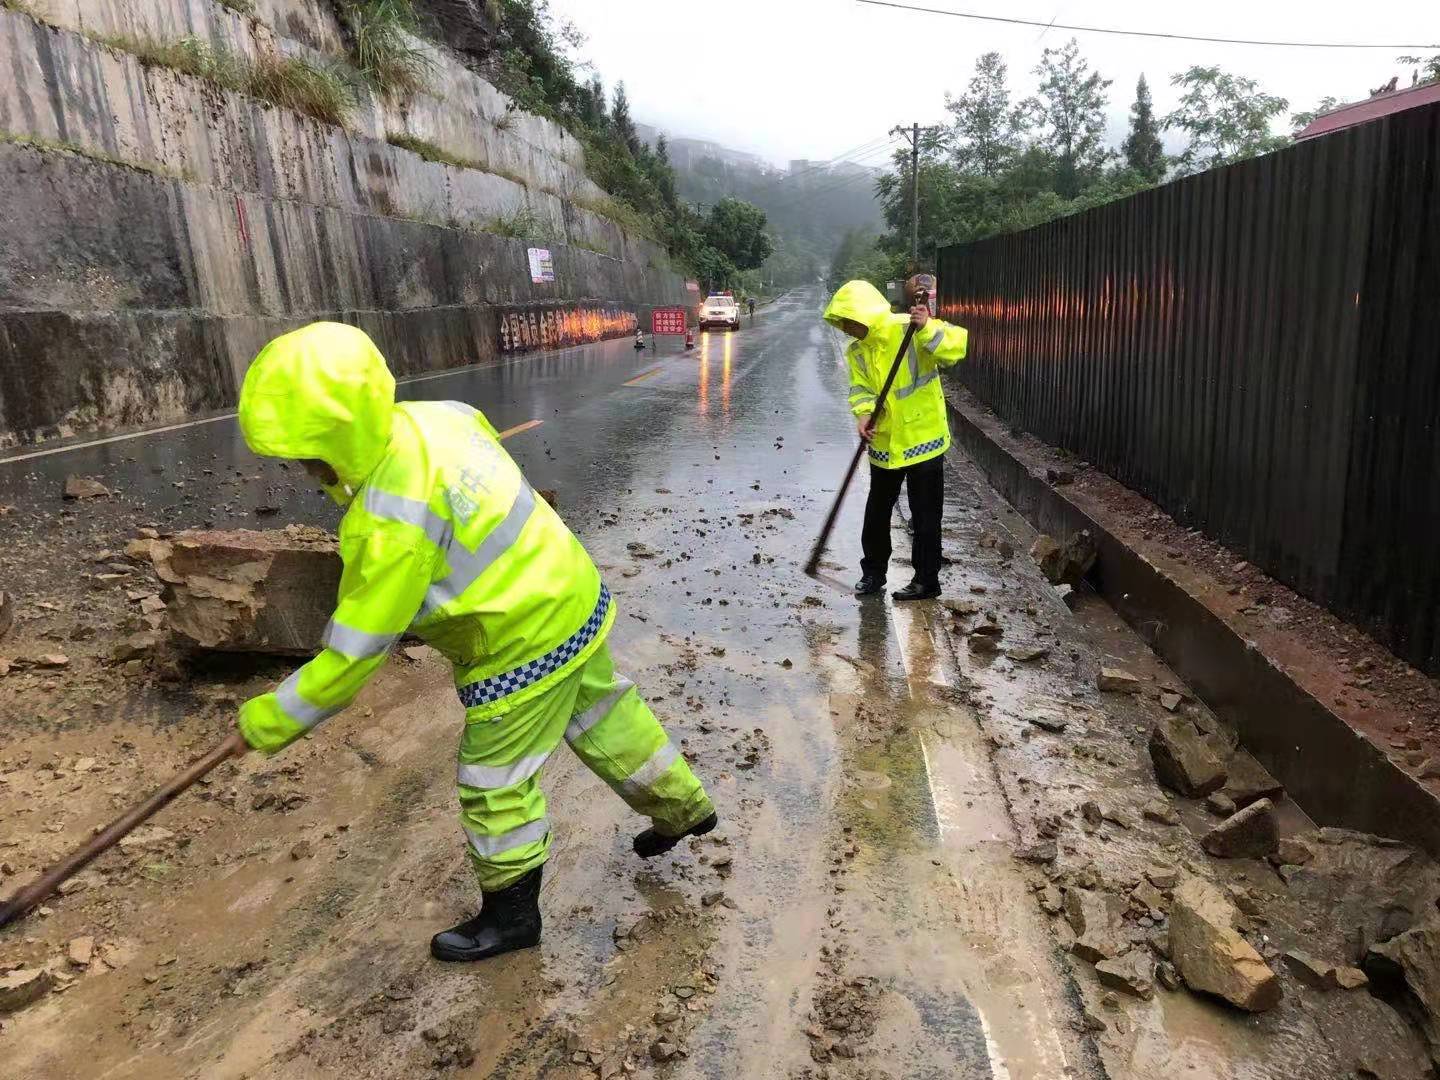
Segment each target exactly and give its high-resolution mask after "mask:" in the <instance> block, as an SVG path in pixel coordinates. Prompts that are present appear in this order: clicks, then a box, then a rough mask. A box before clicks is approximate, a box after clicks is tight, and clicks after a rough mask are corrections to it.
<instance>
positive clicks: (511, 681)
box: [456, 585, 610, 709]
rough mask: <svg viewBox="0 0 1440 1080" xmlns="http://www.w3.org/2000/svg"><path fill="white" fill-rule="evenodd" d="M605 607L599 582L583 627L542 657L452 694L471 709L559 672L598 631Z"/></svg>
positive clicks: (606, 593)
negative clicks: (598, 587)
mask: <svg viewBox="0 0 1440 1080" xmlns="http://www.w3.org/2000/svg"><path fill="white" fill-rule="evenodd" d="M609 610H610V590H609V589H607V588H605V586H604V585H601V586H600V599H599V600H598V601H597V602H596V604H595V610H594V611H592V612H591V613H590V617H589V618H588V619H586V620H585V625H584V626H582V627H580V629H579V630H576V631H575V633H573V634H571V635H570V636H569V637H568V638H566V639H565V640H564V641H562V642H561V643H560V644H559V645H557V646H555V648H553V649H551V650H550V651H549V652H548V653H546V654H545V655H544V656H538V657H536V658H535V659H534V660H527V661H526V662H525V663H523V664H521V665H520V666H519V667H517V668H514V669H513V670H511V671H502V672H501V673H500V674H498V675H491V676H490V677H489V678H486V679H480V680H479V681H478V682H473V683H468V684H466V685H465V686H461V687H458V688H457V689H456V693H458V694H459V695H460V704H462V705H464V706H465V707H466V708H467V709H473V708H474V707H475V706H476V705H488V704H490V703H491V702H492V701H499V700H500V699H501V698H503V697H505V696H507V695H509V694H513V693H515V691H517V690H523V689H524V688H525V687H527V686H529V685H531V684H532V683H537V682H539V681H540V680H541V679H543V678H545V676H546V675H549V674H551V673H552V672H556V671H559V670H560V669H561V668H562V667H564V666H565V665H566V664H568V663H569V662H570V661H571V660H573V659H575V657H576V656H578V655H579V653H580V650H581V649H583V648H585V646H586V645H588V644H590V642H591V641H593V640H594V638H595V635H596V634H598V633H599V632H600V627H601V626H602V625H604V622H605V615H606V613H607V612H608V611H609Z"/></svg>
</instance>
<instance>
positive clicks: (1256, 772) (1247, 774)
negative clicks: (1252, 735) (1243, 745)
mask: <svg viewBox="0 0 1440 1080" xmlns="http://www.w3.org/2000/svg"><path fill="white" fill-rule="evenodd" d="M1220 790H1221V791H1222V792H1224V794H1226V795H1228V796H1229V797H1230V798H1231V800H1233V801H1234V803H1235V806H1236V808H1241V807H1246V806H1249V805H1250V804H1251V803H1253V802H1257V801H1259V800H1260V799H1270V800H1271V801H1272V802H1273V801H1275V800H1278V799H1281V798H1283V797H1284V795H1285V788H1284V786H1283V785H1282V784H1281V783H1280V781H1279V780H1276V779H1275V777H1273V776H1271V775H1270V773H1269V772H1268V771H1267V770H1266V768H1265V766H1263V765H1261V764H1260V763H1259V762H1258V761H1256V760H1255V759H1254V758H1252V757H1251V756H1250V755H1249V754H1236V755H1234V756H1233V757H1232V758H1231V759H1230V760H1229V761H1227V762H1226V763H1225V786H1224V787H1223V788H1221V789H1220Z"/></svg>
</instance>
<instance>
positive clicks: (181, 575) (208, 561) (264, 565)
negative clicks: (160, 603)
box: [150, 525, 341, 656]
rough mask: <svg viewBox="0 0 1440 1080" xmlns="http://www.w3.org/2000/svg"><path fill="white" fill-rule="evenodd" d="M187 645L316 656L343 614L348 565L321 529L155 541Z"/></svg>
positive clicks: (178, 633)
mask: <svg viewBox="0 0 1440 1080" xmlns="http://www.w3.org/2000/svg"><path fill="white" fill-rule="evenodd" d="M150 556H151V558H152V560H153V561H154V563H155V572H156V573H157V574H158V575H159V577H160V580H161V581H163V582H165V585H166V590H165V601H166V608H165V611H166V621H167V622H168V624H169V627H170V630H171V631H172V632H173V633H174V635H175V637H176V638H177V639H178V640H179V642H180V644H182V645H185V646H187V647H190V648H194V649H206V650H217V651H222V652H261V653H274V654H278V655H282V656H310V655H313V654H314V653H316V652H318V651H319V649H320V640H321V636H322V634H323V632H324V630H325V624H326V623H327V622H328V621H329V619H330V615H331V613H332V612H333V611H334V609H335V598H336V593H337V591H338V589H339V585H340V571H341V562H340V555H339V551H338V549H337V545H336V542H335V538H334V537H333V536H331V535H330V534H329V533H326V532H324V531H322V530H320V529H313V528H306V527H304V526H297V525H291V526H288V527H286V528H284V529H278V530H270V531H255V530H250V529H232V530H224V531H218V530H192V531H189V532H182V533H178V534H177V535H176V536H174V537H173V538H172V539H170V540H154V541H151V542H150Z"/></svg>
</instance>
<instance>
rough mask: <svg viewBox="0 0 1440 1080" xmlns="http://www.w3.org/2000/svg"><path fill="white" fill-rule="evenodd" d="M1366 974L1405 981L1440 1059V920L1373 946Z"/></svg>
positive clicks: (1382, 979)
mask: <svg viewBox="0 0 1440 1080" xmlns="http://www.w3.org/2000/svg"><path fill="white" fill-rule="evenodd" d="M1365 974H1366V975H1368V976H1369V977H1370V978H1371V979H1372V980H1373V981H1375V982H1377V983H1380V984H1382V985H1386V984H1389V985H1392V986H1393V985H1395V984H1396V983H1400V982H1403V984H1404V987H1405V989H1407V990H1408V991H1409V992H1410V995H1411V997H1412V998H1413V999H1414V1003H1415V1005H1416V1006H1417V1009H1416V1011H1417V1013H1418V1018H1419V1021H1420V1030H1421V1031H1422V1032H1424V1035H1425V1042H1426V1043H1427V1044H1428V1045H1429V1047H1430V1054H1431V1056H1432V1057H1434V1058H1436V1059H1437V1060H1440V922H1436V921H1434V920H1433V919H1432V920H1431V921H1429V922H1425V923H1422V924H1421V925H1419V926H1416V927H1412V928H1411V929H1409V930H1406V931H1405V932H1404V933H1403V934H1396V935H1395V936H1394V937H1393V938H1391V939H1390V940H1389V941H1386V942H1382V943H1381V944H1379V945H1372V946H1371V947H1370V951H1369V952H1368V953H1367V954H1366V956H1365Z"/></svg>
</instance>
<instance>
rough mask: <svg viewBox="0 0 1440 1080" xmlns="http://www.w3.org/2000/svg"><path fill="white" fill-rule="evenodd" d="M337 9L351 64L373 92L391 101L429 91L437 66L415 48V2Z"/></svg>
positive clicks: (357, 0)
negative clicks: (347, 41)
mask: <svg viewBox="0 0 1440 1080" xmlns="http://www.w3.org/2000/svg"><path fill="white" fill-rule="evenodd" d="M336 9H337V10H338V12H339V14H340V21H341V22H342V23H343V24H344V26H345V30H346V33H348V34H349V36H350V61H351V63H353V64H354V65H355V69H356V70H357V71H358V72H359V73H360V75H361V77H362V78H363V79H364V80H365V82H366V84H367V85H368V86H369V87H370V88H371V89H373V90H374V91H376V92H377V93H379V94H380V95H381V96H383V97H389V98H404V97H406V96H408V95H410V94H414V93H417V92H419V91H421V90H425V89H427V86H428V83H429V80H430V78H431V77H432V76H433V75H434V67H435V65H434V63H433V62H432V61H431V59H430V56H429V54H428V53H426V52H425V50H424V49H423V48H421V47H420V46H418V45H416V44H415V42H416V41H417V40H418V39H419V36H420V23H419V19H418V17H417V16H416V14H415V8H414V6H413V4H412V3H411V0H340V2H339V3H337V4H336Z"/></svg>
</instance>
